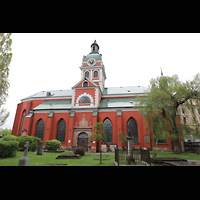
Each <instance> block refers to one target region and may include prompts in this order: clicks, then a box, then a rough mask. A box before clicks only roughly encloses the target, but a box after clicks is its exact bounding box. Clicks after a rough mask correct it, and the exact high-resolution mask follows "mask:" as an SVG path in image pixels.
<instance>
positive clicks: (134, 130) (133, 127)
mask: <svg viewBox="0 0 200 200" xmlns="http://www.w3.org/2000/svg"><path fill="white" fill-rule="evenodd" d="M129 131H130V134H131V136H132V137H133V142H134V143H135V144H137V143H138V127H137V122H136V121H135V120H134V119H133V118H132V117H131V118H130V119H129V120H128V122H127V134H129Z"/></svg>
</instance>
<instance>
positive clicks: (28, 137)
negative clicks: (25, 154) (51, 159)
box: [17, 135, 33, 151]
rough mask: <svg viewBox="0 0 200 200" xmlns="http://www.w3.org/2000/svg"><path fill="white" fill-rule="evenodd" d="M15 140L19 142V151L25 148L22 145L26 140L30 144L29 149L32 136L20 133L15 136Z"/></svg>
mask: <svg viewBox="0 0 200 200" xmlns="http://www.w3.org/2000/svg"><path fill="white" fill-rule="evenodd" d="M17 141H18V142H19V151H24V149H25V147H24V145H25V144H26V142H27V141H28V142H29V145H30V147H29V150H30V149H31V146H32V143H33V137H32V136H28V135H22V136H20V137H18V138H17Z"/></svg>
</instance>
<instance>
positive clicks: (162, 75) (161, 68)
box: [160, 67, 163, 76]
mask: <svg viewBox="0 0 200 200" xmlns="http://www.w3.org/2000/svg"><path fill="white" fill-rule="evenodd" d="M160 69H161V76H163V72H162V67H161V68H160Z"/></svg>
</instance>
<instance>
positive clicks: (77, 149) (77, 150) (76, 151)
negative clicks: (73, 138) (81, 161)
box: [73, 146, 85, 156]
mask: <svg viewBox="0 0 200 200" xmlns="http://www.w3.org/2000/svg"><path fill="white" fill-rule="evenodd" d="M73 152H74V154H80V155H81V156H84V155H85V148H84V147H81V146H79V147H75V148H74V149H73Z"/></svg>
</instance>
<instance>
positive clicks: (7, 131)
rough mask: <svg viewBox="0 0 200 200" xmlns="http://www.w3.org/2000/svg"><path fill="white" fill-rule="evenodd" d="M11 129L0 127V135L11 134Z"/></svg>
mask: <svg viewBox="0 0 200 200" xmlns="http://www.w3.org/2000/svg"><path fill="white" fill-rule="evenodd" d="M11 133H12V130H11V129H7V128H5V129H2V128H0V136H7V135H11Z"/></svg>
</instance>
